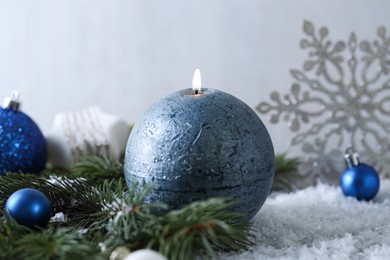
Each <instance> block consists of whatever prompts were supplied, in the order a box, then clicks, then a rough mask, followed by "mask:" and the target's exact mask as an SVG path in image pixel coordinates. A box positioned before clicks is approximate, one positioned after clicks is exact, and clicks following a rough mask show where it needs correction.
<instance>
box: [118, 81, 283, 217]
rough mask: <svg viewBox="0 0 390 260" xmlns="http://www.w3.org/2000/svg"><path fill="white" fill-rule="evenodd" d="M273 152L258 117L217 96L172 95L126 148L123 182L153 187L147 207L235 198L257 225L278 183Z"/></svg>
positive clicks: (139, 126) (142, 120)
mask: <svg viewBox="0 0 390 260" xmlns="http://www.w3.org/2000/svg"><path fill="white" fill-rule="evenodd" d="M274 160H275V156H274V149H273V145H272V141H271V138H270V136H269V134H268V131H267V129H266V128H265V126H264V124H263V123H262V121H261V120H260V118H259V117H258V116H257V114H256V113H255V112H254V111H253V110H252V109H251V108H250V107H249V106H248V105H246V104H245V103H244V102H242V101H240V100H239V99H237V98H235V97H233V96H232V95H229V94H227V93H224V92H222V91H218V90H214V89H202V93H201V94H193V91H192V89H186V90H182V91H178V92H175V93H173V94H171V95H168V96H167V97H165V98H163V99H161V100H160V101H158V102H156V103H155V104H153V105H152V106H151V107H150V108H149V109H148V110H147V111H146V112H145V113H144V114H143V115H142V116H141V118H140V119H139V120H138V121H137V122H136V124H135V126H134V128H133V130H132V132H131V134H130V137H129V140H128V143H127V148H126V158H125V177H126V181H127V183H128V185H129V186H132V185H133V184H134V183H141V184H143V183H148V184H152V185H153V186H154V187H155V189H154V190H153V191H152V192H151V193H150V194H149V195H148V196H147V198H146V202H162V203H165V204H167V205H168V206H169V207H170V208H180V207H183V206H184V205H186V204H188V203H190V202H192V201H196V200H205V199H208V198H211V197H226V198H232V199H235V200H237V201H239V202H242V203H241V204H239V205H238V206H237V207H236V208H235V209H234V210H235V211H237V212H240V213H244V214H246V216H247V218H252V217H253V216H254V215H255V214H256V213H257V212H258V211H259V209H260V208H261V206H262V205H263V203H264V201H265V199H266V198H267V196H268V194H269V192H270V189H271V186H272V182H273V177H274Z"/></svg>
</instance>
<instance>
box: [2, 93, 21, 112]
mask: <svg viewBox="0 0 390 260" xmlns="http://www.w3.org/2000/svg"><path fill="white" fill-rule="evenodd" d="M19 97H20V92H19V91H17V90H14V91H13V92H12V98H10V97H6V98H5V99H4V102H3V108H4V109H10V110H13V111H18V110H19V108H20V102H19Z"/></svg>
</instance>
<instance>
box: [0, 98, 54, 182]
mask: <svg viewBox="0 0 390 260" xmlns="http://www.w3.org/2000/svg"><path fill="white" fill-rule="evenodd" d="M8 101H9V102H8V103H7V104H6V105H5V106H3V107H2V108H0V175H4V174H5V173H6V172H23V173H38V172H40V171H42V170H43V169H44V168H45V164H46V141H45V138H44V136H43V135H42V132H41V131H40V130H39V127H38V126H37V125H36V124H35V123H34V121H33V120H32V119H31V118H30V117H28V116H27V115H26V114H24V113H23V112H21V111H19V110H18V107H19V103H18V102H17V101H16V100H8Z"/></svg>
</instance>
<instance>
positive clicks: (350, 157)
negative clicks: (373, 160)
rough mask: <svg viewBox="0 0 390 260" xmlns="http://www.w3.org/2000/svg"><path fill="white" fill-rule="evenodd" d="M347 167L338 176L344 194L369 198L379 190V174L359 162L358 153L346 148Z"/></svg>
mask: <svg viewBox="0 0 390 260" xmlns="http://www.w3.org/2000/svg"><path fill="white" fill-rule="evenodd" d="M345 162H346V164H347V168H346V169H345V170H344V172H343V173H342V174H341V176H340V186H341V189H342V190H343V193H344V195H345V196H351V197H355V198H357V199H358V200H371V199H372V198H374V197H375V195H376V194H377V193H378V191H379V185H380V184H379V183H380V182H379V175H378V173H377V172H376V171H375V169H374V168H372V167H371V166H369V165H367V164H364V163H360V160H359V155H358V154H357V153H355V152H353V151H352V149H350V148H349V149H347V151H346V153H345Z"/></svg>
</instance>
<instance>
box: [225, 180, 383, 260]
mask: <svg viewBox="0 0 390 260" xmlns="http://www.w3.org/2000/svg"><path fill="white" fill-rule="evenodd" d="M254 222H255V223H254V228H255V230H256V232H257V240H256V246H254V247H252V248H251V249H250V250H249V251H246V252H240V253H239V254H223V255H222V256H221V258H222V259H337V260H339V259H390V180H382V182H381V187H380V191H379V193H378V195H377V196H376V198H375V199H374V200H373V201H371V202H365V201H363V202H361V201H360V202H359V201H357V200H356V199H354V198H350V197H348V198H347V197H344V195H343V194H342V192H341V189H340V188H339V187H335V186H329V185H326V184H318V185H317V186H316V187H309V188H306V189H304V190H300V191H297V192H294V193H290V194H286V193H283V194H276V195H275V194H274V195H272V194H271V196H270V197H269V198H268V199H267V201H266V202H265V204H264V205H263V207H262V208H261V210H260V212H259V213H258V214H257V215H256V216H255V218H254Z"/></svg>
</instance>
